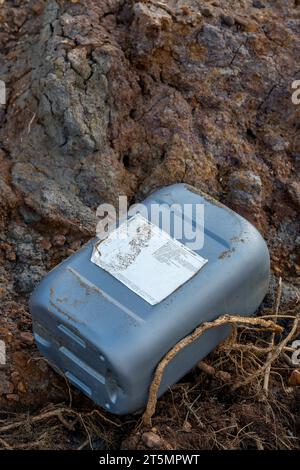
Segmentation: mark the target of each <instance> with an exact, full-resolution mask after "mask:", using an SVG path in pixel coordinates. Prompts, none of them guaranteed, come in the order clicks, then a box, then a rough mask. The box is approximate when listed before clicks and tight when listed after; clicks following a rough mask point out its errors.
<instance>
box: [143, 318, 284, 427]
mask: <svg viewBox="0 0 300 470" xmlns="http://www.w3.org/2000/svg"><path fill="white" fill-rule="evenodd" d="M230 324H231V325H237V324H243V325H245V324H246V325H258V326H263V327H264V328H267V329H270V330H272V331H275V332H281V331H282V328H281V327H280V326H279V325H276V324H275V323H274V322H273V321H271V320H265V319H262V318H249V317H241V316H237V315H223V316H222V317H219V318H217V319H216V320H214V321H212V322H205V323H203V324H202V325H201V326H199V327H198V328H196V329H195V330H194V331H193V333H191V334H190V335H188V336H186V337H185V338H183V339H182V340H181V341H179V342H178V343H177V344H176V345H175V346H173V348H172V349H170V351H169V352H168V353H167V354H166V355H165V356H164V358H163V359H162V360H161V361H160V363H159V364H158V366H157V368H156V371H155V374H154V378H153V380H152V383H151V386H150V389H149V397H148V403H147V407H146V410H145V413H144V414H143V418H142V419H143V422H144V424H145V425H147V426H151V419H152V416H153V415H154V413H155V409H156V404H157V393H158V390H159V387H160V384H161V381H162V377H163V373H164V371H165V368H166V367H167V366H168V364H169V363H170V362H171V361H172V359H174V357H175V356H176V355H177V354H178V353H179V351H181V350H182V349H184V348H185V347H186V346H188V345H189V344H192V343H193V342H194V341H196V340H197V339H198V338H200V336H202V335H203V333H205V332H206V331H207V330H210V329H211V328H217V327H219V326H222V325H230ZM284 346H285V345H284Z"/></svg>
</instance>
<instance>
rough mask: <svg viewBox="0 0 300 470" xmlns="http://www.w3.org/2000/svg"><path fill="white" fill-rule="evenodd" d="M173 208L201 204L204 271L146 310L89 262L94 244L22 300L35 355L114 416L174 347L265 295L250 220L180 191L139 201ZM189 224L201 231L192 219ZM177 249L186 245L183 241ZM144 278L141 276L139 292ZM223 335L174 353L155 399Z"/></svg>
mask: <svg viewBox="0 0 300 470" xmlns="http://www.w3.org/2000/svg"><path fill="white" fill-rule="evenodd" d="M174 203H176V204H179V205H180V206H183V205H184V204H192V205H193V206H195V207H196V205H197V204H204V208H205V210H204V222H205V223H204V245H203V247H202V248H201V249H199V250H196V251H195V256H197V255H200V256H201V257H203V258H204V259H205V260H207V263H206V264H204V265H203V267H202V268H201V269H200V270H199V271H198V272H196V273H195V274H194V275H193V276H192V277H191V278H190V279H189V280H187V281H186V282H185V283H183V284H182V285H180V286H179V287H178V288H177V289H176V290H174V291H173V292H172V293H170V295H168V296H167V297H166V298H164V299H163V300H161V301H158V302H157V301H155V302H153V304H151V303H150V301H149V299H148V301H147V300H145V299H144V298H143V296H142V295H139V294H138V293H136V292H135V291H134V290H133V289H132V288H130V287H128V286H127V285H125V284H124V283H123V282H122V280H120V279H117V278H116V277H115V276H114V275H112V274H111V273H109V272H107V270H105V269H102V268H101V267H99V266H97V265H96V264H94V263H93V262H92V261H91V256H92V253H93V250H94V249H95V245H96V244H97V242H98V239H93V240H91V241H90V242H89V243H87V244H86V245H85V246H84V247H83V248H82V249H81V250H79V251H78V252H77V253H75V254H74V255H72V256H71V257H69V258H68V259H66V260H65V261H64V262H62V263H61V264H60V265H59V266H57V267H56V268H55V269H53V270H52V271H51V272H50V273H49V274H48V275H47V276H46V277H45V278H44V279H43V280H42V281H41V283H40V284H39V286H38V287H37V288H36V290H35V291H34V293H33V295H32V297H31V300H30V310H31V313H32V317H33V330H34V336H35V340H36V344H37V346H38V348H39V350H40V352H41V353H42V354H43V355H44V356H45V357H46V358H47V359H48V360H49V361H50V363H51V364H52V365H53V367H54V368H55V369H56V370H57V371H58V372H60V373H64V374H65V376H66V377H67V378H68V379H69V381H70V382H71V383H72V384H74V385H75V386H76V387H77V388H79V389H80V390H82V391H83V392H84V393H85V394H86V395H87V396H88V397H90V398H91V399H92V400H93V401H94V402H95V403H97V404H98V405H100V406H101V407H103V408H105V409H106V410H109V411H111V412H112V413H117V414H126V413H129V412H133V411H135V410H138V409H140V408H142V407H143V406H144V405H145V404H146V402H147V396H148V390H149V385H150V383H151V380H152V377H153V373H154V370H155V368H156V366H157V364H158V363H159V361H160V360H161V359H162V357H163V356H164V355H165V354H166V353H167V352H168V350H169V349H170V348H172V346H174V344H176V343H177V342H178V341H179V340H180V339H182V338H183V337H184V336H186V335H187V334H189V333H191V332H192V331H193V330H194V329H195V328H196V327H197V326H199V325H200V324H201V323H202V322H204V321H211V320H214V319H216V318H217V317H219V316H221V315H224V314H239V315H252V314H254V312H255V311H256V309H257V308H258V306H259V305H260V303H261V301H262V300H263V297H264V296H265V294H266V292H267V289H268V283H269V253H268V249H267V246H266V243H265V242H264V240H263V238H262V237H261V235H260V234H259V232H258V231H257V230H256V229H255V228H254V227H253V226H252V225H251V224H250V223H249V222H247V221H246V220H245V219H243V218H242V217H240V216H239V215H238V214H236V213H235V212H233V211H232V210H230V209H228V208H227V207H225V206H223V205H221V204H220V203H218V202H217V201H215V200H213V199H212V198H210V197H209V196H207V195H205V194H202V193H200V192H199V191H198V190H196V189H194V188H192V187H190V186H187V185H185V184H175V185H172V186H169V187H165V188H163V189H160V190H158V191H156V192H154V193H153V194H152V195H150V196H149V197H148V198H147V199H146V200H145V201H144V204H145V205H146V206H147V207H149V208H151V205H153V204H160V205H164V207H165V208H166V207H167V208H168V207H171V206H172V205H173V204H174ZM188 223H190V224H191V225H192V226H193V229H194V230H195V229H196V230H202V227H198V228H197V227H196V222H195V220H194V219H193V217H192V218H191V220H190V221H189V222H188ZM164 228H165V227H164ZM170 234H171V235H172V226H171V227H170ZM180 242H181V243H182V244H183V245H186V243H187V242H186V240H185V239H184V238H183V239H182V240H180ZM99 247H100V249H101V245H99ZM179 251H180V250H179ZM141 256H142V255H141ZM168 261H169V260H166V256H165V262H168ZM171 261H172V260H171ZM116 262H117V261H116ZM171 264H172V263H171ZM174 266H175V265H174ZM147 269H148V271H147ZM174 269H175V268H174ZM176 269H178V266H177V267H176ZM145 273H146V274H145V276H149V280H150V278H151V276H152V275H153V274H155V273H152V272H149V266H148V268H147V266H145ZM157 276H159V272H158V273H157ZM145 279H146V278H145ZM145 279H143V273H141V282H144V283H145V284H146V288H147V281H146V282H145ZM149 282H150V281H149ZM150 287H151V286H150ZM150 287H149V288H150ZM150 300H151V299H150ZM229 333H230V327H227V326H226V327H220V328H218V329H214V330H210V331H208V332H207V333H205V334H204V335H203V336H202V337H201V338H199V340H197V341H196V342H195V343H194V344H192V345H190V346H188V347H187V348H185V349H184V350H182V351H181V352H180V353H179V354H178V355H177V356H176V357H175V358H174V359H173V361H172V362H171V363H170V364H169V365H168V367H167V369H166V371H165V373H164V377H163V380H162V384H161V387H160V390H159V395H161V394H162V393H164V392H165V391H166V390H167V388H168V387H169V386H171V385H172V384H174V383H175V382H177V381H178V380H179V379H180V378H181V377H183V376H184V375H185V374H186V373H187V372H188V371H189V370H190V369H192V368H193V367H194V366H195V364H196V363H197V362H198V361H200V360H201V359H202V358H203V357H204V356H206V355H207V354H208V353H209V352H210V351H212V350H213V349H214V348H215V347H216V346H217V345H218V344H219V343H220V342H221V341H222V340H223V339H224V338H225V337H226V336H227V335H228V334H229Z"/></svg>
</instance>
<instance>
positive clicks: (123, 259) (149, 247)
mask: <svg viewBox="0 0 300 470" xmlns="http://www.w3.org/2000/svg"><path fill="white" fill-rule="evenodd" d="M91 261H92V262H93V263H95V264H96V265H97V266H99V267H101V268H102V269H104V270H105V271H107V272H109V273H110V274H111V275H112V276H114V277H115V278H116V279H118V280H119V281H120V282H122V283H123V284H125V286H127V287H128V288H129V289H131V290H132V291H133V292H135V293H136V294H138V295H139V296H140V297H142V298H143V299H144V300H146V301H147V302H148V303H149V304H151V305H155V304H157V303H159V302H161V301H162V300H164V299H165V298H166V297H168V296H169V295H170V294H172V292H174V291H175V290H176V289H178V287H180V286H182V284H184V283H185V282H186V281H188V280H189V279H190V278H191V277H193V276H194V275H195V274H196V273H197V272H198V271H199V270H200V269H201V268H202V267H203V266H204V265H205V264H206V263H207V260H206V259H204V258H202V257H201V256H199V255H197V254H196V253H195V252H193V251H192V250H190V249H189V248H187V247H186V246H185V245H183V244H182V243H180V242H178V241H177V240H175V239H173V238H171V237H170V236H169V234H167V233H166V232H164V231H163V230H161V229H160V228H159V227H157V226H156V225H154V224H152V223H151V222H149V221H148V220H146V219H145V218H144V217H142V216H141V215H140V214H136V215H135V216H134V217H132V218H131V219H129V220H127V221H126V222H124V223H123V224H121V225H120V227H118V228H117V229H115V230H114V231H112V232H111V233H110V234H109V235H108V237H107V238H106V239H105V240H103V241H99V242H98V243H97V244H96V245H95V247H94V250H93V254H92V258H91Z"/></svg>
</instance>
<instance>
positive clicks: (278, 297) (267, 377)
mask: <svg viewBox="0 0 300 470" xmlns="http://www.w3.org/2000/svg"><path fill="white" fill-rule="evenodd" d="M281 293H282V279H281V277H280V278H279V281H278V289H277V295H276V302H275V322H277V316H278V312H279V306H280V300H281ZM274 341H275V332H274V331H273V332H272V335H271V340H270V347H271V349H273V346H274ZM271 357H272V351H270V352H269V353H268V356H267V362H268V363H269V365H268V367H267V368H266V371H265V377H264V387H263V388H264V392H265V394H266V395H268V393H269V381H270V372H271V367H272V362H270V359H271Z"/></svg>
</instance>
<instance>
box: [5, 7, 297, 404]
mask: <svg viewBox="0 0 300 470" xmlns="http://www.w3.org/2000/svg"><path fill="white" fill-rule="evenodd" d="M299 27H300V4H299V2H298V1H295V0H272V1H271V0H270V1H268V0H261V1H251V0H218V1H204V0H203V1H202V0H185V1H181V0H168V1H165V2H164V3H163V2H156V1H154V0H151V1H146V0H144V1H134V0H103V1H101V2H99V1H98V0H87V1H84V2H83V1H75V0H73V1H71V2H70V1H62V0H57V1H55V0H4V2H3V1H2V2H0V79H1V80H4V81H5V82H6V85H7V104H6V106H1V105H0V125H1V129H0V192H1V200H0V240H1V246H0V304H1V324H0V339H4V340H5V341H6V343H7V354H8V356H7V357H8V359H7V366H6V367H5V368H1V369H0V387H1V388H0V403H1V404H3V406H5V407H8V408H9V407H12V408H14V407H15V406H16V403H18V406H21V407H22V406H28V405H31V406H33V403H34V406H38V405H42V404H43V403H45V401H46V400H48V401H49V400H50V401H51V400H54V401H55V400H60V399H63V398H64V399H65V397H66V396H67V394H68V390H67V387H66V384H65V382H64V381H63V380H62V379H60V378H59V377H57V376H56V374H54V373H52V372H51V371H50V370H49V368H48V366H47V364H46V363H45V362H43V361H42V360H41V359H39V356H38V353H37V352H36V350H35V347H34V345H33V344H32V342H31V340H30V337H29V336H28V335H26V334H25V336H24V333H28V332H30V316H29V314H28V310H27V298H28V294H30V292H31V291H32V289H33V287H34V285H35V284H36V283H37V281H38V280H39V279H40V278H41V276H42V275H43V274H44V273H45V272H46V271H47V270H49V269H50V268H52V267H53V266H55V265H56V264H57V263H58V262H59V261H60V260H61V259H63V258H64V257H66V256H67V255H69V254H71V253H72V252H74V251H75V250H77V249H78V248H79V247H80V246H81V244H82V243H83V242H84V241H85V240H86V239H87V238H88V237H90V236H91V235H92V234H93V233H94V231H95V209H96V207H97V206H98V205H99V204H100V203H101V202H104V201H105V202H113V203H116V198H117V196H118V195H120V194H125V195H127V196H128V198H129V200H130V202H133V201H139V200H141V199H142V198H143V197H144V196H145V195H146V194H148V193H149V192H150V191H151V190H153V189H154V188H156V187H158V186H161V185H166V184H169V183H174V182H186V183H189V184H192V185H194V186H196V187H197V188H200V189H201V190H204V191H206V192H208V193H209V194H211V195H213V196H214V197H216V198H218V199H219V200H221V201H222V202H224V203H226V204H228V205H229V206H230V207H232V208H234V209H235V210H237V211H238V212H240V213H241V214H242V215H244V216H245V217H247V218H249V219H250V220H251V221H252V222H253V223H255V224H256V225H257V227H258V228H259V229H260V230H261V231H262V233H263V235H264V236H265V238H266V239H267V241H268V244H269V247H270V250H271V257H272V269H273V273H274V275H275V276H277V277H278V276H279V275H281V276H283V278H284V280H285V296H286V298H287V299H288V300H287V301H286V302H287V303H288V302H290V300H293V302H294V303H295V302H298V300H297V299H298V294H297V292H299V290H297V289H298V288H299V280H298V279H297V275H299V272H300V255H299V246H300V239H299V228H300V219H299V209H300V203H299V200H300V189H299V169H300V133H299V128H300V105H299V106H296V105H294V104H293V103H292V100H291V94H292V88H291V85H292V82H293V81H294V80H296V79H300V75H299V70H300V35H299ZM274 279H275V278H274ZM274 284H275V285H276V282H275V281H274V282H273V283H272V284H271V291H270V296H269V298H272V299H273V298H274ZM297 286H298V287H297ZM289 299H290V300H289Z"/></svg>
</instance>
